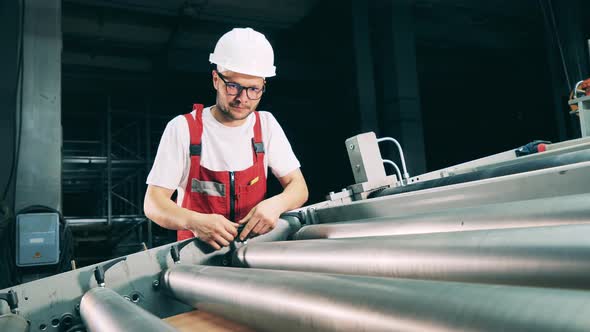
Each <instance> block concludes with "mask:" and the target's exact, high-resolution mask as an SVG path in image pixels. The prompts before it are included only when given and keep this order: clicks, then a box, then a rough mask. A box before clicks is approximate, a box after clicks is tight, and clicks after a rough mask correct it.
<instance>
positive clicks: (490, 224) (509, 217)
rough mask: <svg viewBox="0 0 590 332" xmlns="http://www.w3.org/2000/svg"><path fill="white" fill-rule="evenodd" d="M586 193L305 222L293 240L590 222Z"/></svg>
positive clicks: (588, 198) (588, 196)
mask: <svg viewBox="0 0 590 332" xmlns="http://www.w3.org/2000/svg"><path fill="white" fill-rule="evenodd" d="M589 202H590V194H582V195H571V196H562V197H551V198H543V199H536V200H529V201H518V202H510V203H501V204H488V205H481V206H475V207H468V208H461V209H448V210H443V211H437V212H430V213H423V214H417V215H411V216H400V217H382V218H373V219H364V220H355V221H347V222H339V223H329V224H317V225H309V226H304V227H303V228H301V229H300V230H299V231H298V232H297V233H295V234H294V235H293V238H294V239H295V240H309V239H322V238H330V239H336V238H351V237H365V236H386V235H403V234H421V233H436V232H460V231H471V230H479V229H496V228H515V227H539V226H552V225H566V224H580V223H590V204H589Z"/></svg>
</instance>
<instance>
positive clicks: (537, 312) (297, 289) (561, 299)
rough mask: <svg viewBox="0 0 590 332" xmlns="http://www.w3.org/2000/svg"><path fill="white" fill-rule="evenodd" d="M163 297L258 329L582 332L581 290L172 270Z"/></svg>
mask: <svg viewBox="0 0 590 332" xmlns="http://www.w3.org/2000/svg"><path fill="white" fill-rule="evenodd" d="M162 279H163V285H164V288H165V289H166V291H167V292H168V294H169V295H171V296H172V297H174V298H176V299H178V300H180V301H182V302H184V303H186V304H189V305H192V306H193V307H195V308H198V309H200V310H204V311H207V312H211V313H215V314H218V315H220V316H223V317H226V318H228V319H231V320H234V321H236V322H240V323H243V324H245V325H249V326H251V327H253V328H255V329H256V330H258V331H537V332H539V331H587V330H588V329H590V306H588V301H589V300H590V295H589V294H588V293H587V292H585V291H572V290H559V289H543V288H529V287H509V286H491V285H481V284H464V283H453V282H437V281H424V280H404V279H387V278H374V277H362V276H347V275H327V274H316V273H305V272H294V271H271V270H258V269H237V268H223V267H212V266H188V265H179V266H176V267H173V268H171V269H169V270H167V271H166V272H165V273H164V275H163V277H162Z"/></svg>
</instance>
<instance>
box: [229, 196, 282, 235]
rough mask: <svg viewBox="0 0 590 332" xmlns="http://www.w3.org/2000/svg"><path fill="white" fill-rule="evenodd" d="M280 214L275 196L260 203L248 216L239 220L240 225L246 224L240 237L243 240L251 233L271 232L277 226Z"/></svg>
mask: <svg viewBox="0 0 590 332" xmlns="http://www.w3.org/2000/svg"><path fill="white" fill-rule="evenodd" d="M280 215H281V210H280V206H279V204H278V203H277V202H275V201H274V200H273V198H269V199H266V200H264V201H262V202H260V203H258V205H256V206H255V207H254V208H253V209H252V210H250V212H249V213H248V215H247V216H245V217H244V218H243V219H242V220H240V221H238V223H239V224H240V225H244V224H246V226H245V227H244V229H243V230H242V232H241V233H240V234H239V236H240V239H241V240H242V241H243V240H244V239H246V238H247V237H248V235H249V234H252V235H253V236H256V235H262V234H266V233H268V232H270V231H271V230H273V229H274V228H275V227H276V225H277V220H279V216H280Z"/></svg>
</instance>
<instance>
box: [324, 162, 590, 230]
mask: <svg viewBox="0 0 590 332" xmlns="http://www.w3.org/2000/svg"><path fill="white" fill-rule="evenodd" d="M589 174H590V162H581V163H577V164H571V165H565V166H559V167H553V168H548V169H542V170H537V171H531V172H526V173H519V174H513V175H506V176H501V177H496V178H490V179H485V180H479V181H473V182H467V183H460V184H455V185H449V186H444V187H437V188H431V189H425V190H420V191H413V192H408V193H402V194H398V195H392V196H385V197H377V198H372V199H367V200H362V201H356V202H352V203H351V204H346V205H340V206H330V207H325V208H318V209H316V210H315V212H314V218H315V220H316V222H317V223H322V224H323V223H331V222H340V221H351V220H355V219H368V218H377V217H385V216H388V217H395V216H404V215H405V216H407V215H412V214H416V213H427V212H434V211H440V210H446V209H453V208H465V207H470V206H478V205H482V204H497V203H507V202H514V201H523V200H530V199H539V198H549V197H557V196H567V195H578V194H587V193H589V192H590V190H589V189H588V188H590V176H589Z"/></svg>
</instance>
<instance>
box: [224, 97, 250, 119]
mask: <svg viewBox="0 0 590 332" xmlns="http://www.w3.org/2000/svg"><path fill="white" fill-rule="evenodd" d="M239 105H240V104H239V103H231V102H230V103H229V106H232V107H238V106H239ZM216 107H217V109H218V110H219V112H220V114H221V116H223V117H224V118H225V119H226V120H231V121H240V120H244V119H246V118H247V117H248V116H249V115H250V114H252V112H254V110H253V109H251V108H249V109H248V112H247V113H246V114H244V115H241V114H240V115H238V114H235V113H232V111H231V110H230V109H229V108H226V107H224V106H222V105H220V104H219V103H217V105H216Z"/></svg>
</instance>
